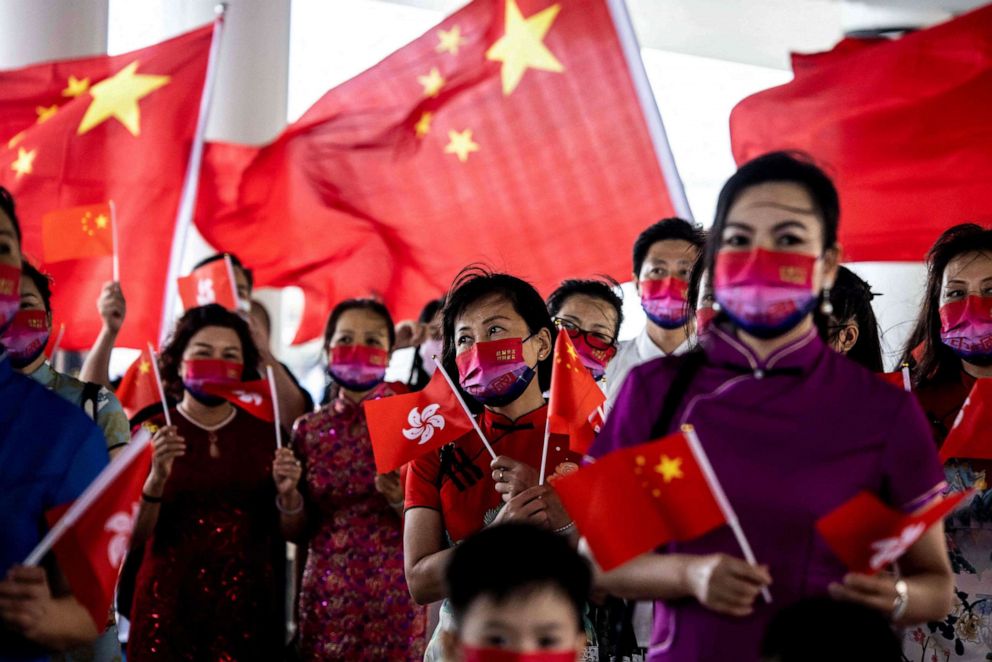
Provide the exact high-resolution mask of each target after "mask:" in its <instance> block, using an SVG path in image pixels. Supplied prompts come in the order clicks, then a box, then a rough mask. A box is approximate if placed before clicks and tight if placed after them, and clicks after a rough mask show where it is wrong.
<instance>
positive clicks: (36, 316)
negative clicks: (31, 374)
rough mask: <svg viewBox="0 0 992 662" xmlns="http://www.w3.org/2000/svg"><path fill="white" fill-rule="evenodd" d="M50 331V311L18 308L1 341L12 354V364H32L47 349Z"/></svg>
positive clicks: (18, 366) (24, 365) (21, 365)
mask: <svg viewBox="0 0 992 662" xmlns="http://www.w3.org/2000/svg"><path fill="white" fill-rule="evenodd" d="M49 332H50V329H49V327H48V313H46V312H45V311H44V310H29V309H26V308H25V309H21V310H18V311H17V314H16V315H14V320H13V321H12V322H11V323H10V326H8V327H7V330H6V331H4V332H3V340H2V341H0V344H2V345H3V346H4V347H5V348H6V349H7V353H8V354H9V355H10V365H12V366H13V367H15V368H24V367H27V366H29V365H31V364H32V363H33V362H34V360H35V359H36V358H38V357H39V356H41V353H42V352H44V351H45V345H47V344H48V334H49Z"/></svg>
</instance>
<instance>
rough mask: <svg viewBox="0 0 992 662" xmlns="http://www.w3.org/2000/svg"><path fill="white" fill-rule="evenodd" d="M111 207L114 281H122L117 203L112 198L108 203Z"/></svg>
mask: <svg viewBox="0 0 992 662" xmlns="http://www.w3.org/2000/svg"><path fill="white" fill-rule="evenodd" d="M107 204H108V206H109V207H110V232H111V234H112V238H113V242H114V282H115V283H119V282H121V253H120V251H121V244H120V241H118V238H117V237H118V235H117V205H115V204H114V201H113V200H111V201H110V202H109V203H107Z"/></svg>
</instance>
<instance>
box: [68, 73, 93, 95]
mask: <svg viewBox="0 0 992 662" xmlns="http://www.w3.org/2000/svg"><path fill="white" fill-rule="evenodd" d="M89 89H90V79H89V78H76V77H75V76H69V81H68V83H67V84H66V86H65V89H64V90H62V96H64V97H78V96H79V95H80V94H83V93H84V92H86V91H87V90H89Z"/></svg>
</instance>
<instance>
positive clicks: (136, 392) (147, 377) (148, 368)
mask: <svg viewBox="0 0 992 662" xmlns="http://www.w3.org/2000/svg"><path fill="white" fill-rule="evenodd" d="M147 346H148V345H147V343H146V344H145V347H146V348H145V349H143V350H141V355H140V356H139V357H138V358H137V360H135V362H134V363H132V364H131V365H130V366H129V367H128V369H127V371H125V372H124V376H123V377H121V383H120V386H118V387H117V391H116V393H115V395H117V399H118V400H120V402H121V407H123V408H124V413H125V414H127V415H128V418H131V417H133V416H134V415H135V414H137V413H138V412H139V411H141V410H142V409H144V408H145V407H149V406H151V405H153V404H155V403H157V402H159V395H158V384H156V383H155V371H154V370H152V361H153V360H154V359H153V358H152V356H151V354H150V353H149V352H148V349H147Z"/></svg>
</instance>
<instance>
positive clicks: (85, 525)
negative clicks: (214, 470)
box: [32, 428, 152, 632]
mask: <svg viewBox="0 0 992 662" xmlns="http://www.w3.org/2000/svg"><path fill="white" fill-rule="evenodd" d="M150 441H151V434H150V433H149V432H148V430H146V429H144V428H141V429H139V430H138V432H137V433H136V434H135V436H134V437H133V438H132V439H131V443H130V444H129V445H128V448H126V449H125V450H124V452H122V453H121V454H120V455H119V456H117V457H116V458H114V460H113V461H112V462H111V463H110V464H109V465H107V467H106V468H105V469H104V470H103V471H102V472H101V473H100V475H98V476H97V477H96V479H95V480H94V481H93V484H92V485H91V486H90V487H89V488H87V490H86V491H85V492H84V493H83V494H82V495H80V497H79V499H78V500H77V501H75V502H73V503H72V504H66V505H64V506H59V507H58V508H53V509H52V510H50V511H49V512H47V513H45V518H46V519H47V521H48V523H49V526H51V527H52V528H51V532H52V533H56V532H58V533H59V536H58V537H57V538H56V539H54V540H52V539H51V538H49V541H50V543H51V545H52V549H54V551H55V558H56V559H57V560H58V562H59V568H60V569H61V570H62V572H63V573H65V576H66V579H68V580H69V585H70V586H71V587H72V594H73V596H75V598H76V599H77V600H79V602H80V603H81V604H82V605H83V606H84V607H85V608H86V611H87V612H89V614H90V617H91V618H92V619H93V622H94V623H95V624H96V628H97V631H98V632H102V631H103V630H104V628H105V627H106V624H107V615H108V613H109V610H110V605H111V603H112V601H113V598H114V587H116V586H117V575H118V572H119V571H120V567H121V564H122V563H123V562H124V555H125V554H126V553H127V550H128V546H129V545H130V541H131V532H132V530H133V529H134V522H135V518H136V517H137V515H138V508H139V505H140V500H141V490H142V487H143V486H144V484H145V479H146V478H148V471H149V469H150V468H151V463H152V446H151V443H149V442H150ZM63 519H64V520H65V521H64V522H63V521H61V520H63ZM44 542H45V541H43V543H44ZM39 547H41V545H39ZM41 551H42V550H40V549H36V550H35V552H33V553H32V557H34V556H37V555H38V553H39V552H41Z"/></svg>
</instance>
